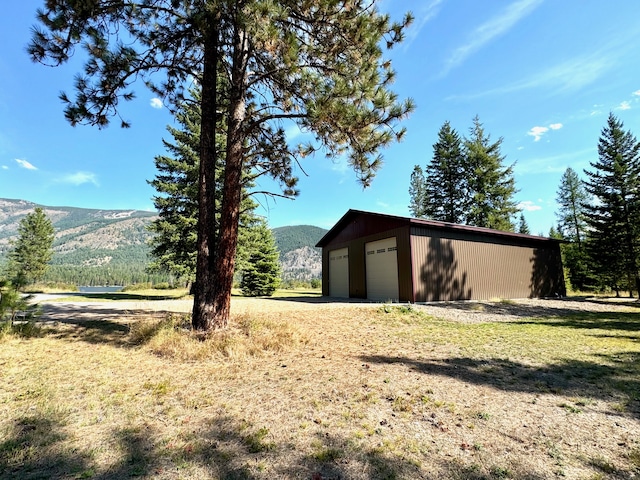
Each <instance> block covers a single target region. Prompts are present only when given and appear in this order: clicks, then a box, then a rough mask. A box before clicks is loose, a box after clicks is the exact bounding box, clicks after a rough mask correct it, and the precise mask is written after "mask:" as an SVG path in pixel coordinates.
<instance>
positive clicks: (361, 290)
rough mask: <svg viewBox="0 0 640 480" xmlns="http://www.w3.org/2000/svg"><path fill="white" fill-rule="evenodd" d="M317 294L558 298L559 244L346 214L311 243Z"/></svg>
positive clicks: (380, 216)
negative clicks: (317, 269) (316, 252)
mask: <svg viewBox="0 0 640 480" xmlns="http://www.w3.org/2000/svg"><path fill="white" fill-rule="evenodd" d="M316 246H317V247H321V248H322V272H323V275H322V294H323V295H325V296H331V297H345V298H366V299H370V300H376V301H401V302H430V301H441V300H471V299H475V300H482V299H491V298H526V297H552V296H558V295H561V296H563V295H565V293H566V292H565V284H564V276H563V271H562V259H561V257H560V242H559V241H558V240H554V239H550V238H544V237H537V236H533V235H523V234H518V233H512V232H501V231H498V230H491V229H487V228H479V227H471V226H467V225H456V224H451V223H445V222H437V221H433V220H424V219H417V218H406V217H397V216H392V215H383V214H378V213H371V212H363V211H359V210H349V211H348V212H347V213H346V214H345V215H344V216H343V217H342V218H341V219H340V220H339V221H338V223H336V225H335V226H334V227H333V228H332V229H331V230H329V231H328V232H327V234H326V235H325V236H324V237H323V238H322V239H321V240H320V241H319V242H318V244H317V245H316Z"/></svg>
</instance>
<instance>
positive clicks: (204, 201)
mask: <svg viewBox="0 0 640 480" xmlns="http://www.w3.org/2000/svg"><path fill="white" fill-rule="evenodd" d="M213 25H214V26H212V31H211V32H210V35H209V37H208V38H207V39H206V41H205V48H204V71H203V79H202V97H201V100H200V101H201V104H200V108H201V112H202V118H201V124H200V127H201V128H200V170H199V192H198V241H197V242H198V243H197V245H198V251H197V260H196V282H195V285H194V300H193V313H192V318H191V322H192V326H193V328H194V330H204V331H207V330H211V329H213V328H215V327H216V325H215V320H214V318H215V311H214V297H215V295H214V293H215V283H214V276H213V275H212V272H213V269H214V268H215V262H214V257H215V256H214V252H215V251H216V238H215V237H216V234H215V232H216V224H215V211H216V208H215V204H216V200H215V198H216V194H215V183H216V182H215V172H216V145H215V138H216V137H215V133H216V132H215V130H216V123H217V122H216V118H217V111H216V110H217V71H218V35H219V33H218V31H217V29H216V27H215V23H213Z"/></svg>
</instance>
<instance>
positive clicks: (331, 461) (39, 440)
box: [0, 414, 543, 480]
mask: <svg viewBox="0 0 640 480" xmlns="http://www.w3.org/2000/svg"><path fill="white" fill-rule="evenodd" d="M52 416H53V417H55V414H53V415H52ZM63 426H64V424H63V422H61V421H58V420H55V419H53V418H47V417H46V416H43V415H33V416H25V417H21V418H18V419H17V420H15V421H14V424H13V428H12V429H11V431H10V432H9V434H8V435H5V436H4V438H5V439H4V440H3V441H2V442H1V443H0V477H1V478H3V479H5V478H6V479H21V480H22V479H27V480H35V479H45V478H46V479H52V480H57V479H60V480H62V479H69V478H92V479H94V480H119V479H124V478H156V477H161V478H174V477H175V476H176V475H177V476H180V477H181V478H182V477H185V478H186V477H188V476H189V475H191V474H194V475H196V476H198V477H204V478H218V479H224V480H267V479H271V478H302V479H308V480H338V479H340V480H342V479H354V480H365V479H366V480H377V479H385V480H388V479H404V478H416V479H420V478H423V479H424V478H448V479H463V478H464V479H475V480H490V479H494V478H504V477H496V476H495V475H493V473H492V472H490V471H484V470H482V469H478V468H476V467H474V466H473V465H465V464H462V463H458V462H456V461H451V460H449V459H445V458H443V459H442V461H441V462H436V463H440V465H439V471H438V472H437V473H436V474H435V476H433V475H432V474H431V472H425V470H424V469H421V467H420V466H419V464H416V463H415V462H412V461H410V460H409V459H407V458H405V457H404V456H403V455H402V454H398V453H393V452H392V451H389V450H388V449H387V448H385V447H383V446H378V447H365V446H359V445H357V444H356V443H354V442H353V440H352V439H351V440H350V439H347V438H344V437H342V436H340V435H334V434H330V433H325V432H318V433H316V435H315V441H314V443H313V444H312V448H311V451H309V448H308V447H307V446H301V445H297V444H295V443H289V442H286V443H284V444H279V445H278V444H275V443H274V442H273V441H272V438H271V436H270V434H269V431H268V430H267V429H266V428H264V427H263V428H256V427H254V426H251V425H248V424H247V423H246V422H245V421H244V420H240V419H237V418H235V417H232V416H228V415H218V416H214V417H213V418H211V419H210V421H208V422H207V424H206V425H204V428H202V429H200V428H197V429H195V430H193V431H191V432H190V433H186V432H183V433H182V434H178V435H177V436H176V437H174V438H171V437H166V435H162V433H161V432H159V431H157V430H156V429H155V428H153V427H152V426H149V425H148V424H147V423H146V422H143V423H142V425H138V426H132V427H127V428H119V429H115V430H113V431H112V433H111V438H110V439H108V438H107V439H100V442H101V443H102V444H103V445H104V442H105V440H107V443H108V445H109V447H108V448H110V449H111V450H113V451H112V452H111V453H110V455H109V456H110V457H112V458H116V459H117V460H116V461H115V462H114V463H113V464H112V465H109V466H106V467H99V466H97V465H96V464H95V460H93V458H92V455H91V454H90V453H88V452H90V451H91V443H90V442H89V441H82V443H81V445H80V448H78V447H77V446H75V445H69V444H68V443H67V440H68V439H67V437H66V434H65V433H64V432H63ZM109 440H110V441H109ZM509 468H511V469H513V468H514V467H513V466H511V465H510V466H509ZM501 471H502V470H501ZM503 471H506V469H503ZM513 473H514V474H516V473H517V477H516V478H523V479H529V480H537V479H540V478H543V477H542V476H538V475H537V474H535V473H530V472H525V471H522V472H521V471H519V470H518V469H517V467H516V471H514V472H513ZM512 478H513V477H512Z"/></svg>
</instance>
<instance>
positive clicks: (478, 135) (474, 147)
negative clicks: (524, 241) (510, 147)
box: [409, 116, 529, 233]
mask: <svg viewBox="0 0 640 480" xmlns="http://www.w3.org/2000/svg"><path fill="white" fill-rule="evenodd" d="M502 141H503V139H502V138H499V139H498V140H496V141H492V140H491V136H490V135H489V134H487V133H486V132H485V130H484V127H483V125H482V123H480V119H479V118H478V116H476V117H475V118H474V119H473V125H472V126H471V128H470V129H469V136H468V137H461V136H460V135H459V134H458V132H457V131H456V130H455V129H454V128H453V127H452V126H451V124H450V123H449V122H448V121H447V122H445V123H444V124H443V125H442V127H441V128H440V130H439V132H438V141H437V142H436V143H435V144H434V145H433V157H432V158H431V160H430V161H429V163H428V164H427V166H426V168H425V169H424V170H423V169H422V167H421V166H419V165H416V166H415V167H414V169H413V173H412V174H411V180H410V186H409V196H410V204H409V210H410V211H411V214H412V215H413V216H414V217H417V218H429V219H432V220H438V221H442V222H449V223H457V224H463V225H473V226H476V227H486V228H493V229H496V230H503V231H515V229H516V223H515V217H516V215H517V213H518V212H519V209H518V206H517V204H516V202H515V200H514V199H513V196H514V195H515V193H516V191H517V190H516V187H515V180H514V177H513V165H506V166H505V165H504V160H505V157H504V156H503V155H502V153H501V152H500V147H501V145H502ZM517 227H518V231H519V232H520V233H529V227H528V226H527V223H526V221H525V219H524V216H523V215H522V214H521V215H520V222H519V224H518V225H517Z"/></svg>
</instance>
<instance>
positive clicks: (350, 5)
mask: <svg viewBox="0 0 640 480" xmlns="http://www.w3.org/2000/svg"><path fill="white" fill-rule="evenodd" d="M38 19H39V21H40V22H41V24H42V25H43V26H44V30H42V29H34V32H33V37H32V41H31V44H30V46H29V49H28V50H29V53H30V55H31V57H32V59H33V60H35V61H38V62H49V61H50V62H52V63H53V64H55V65H58V64H62V63H64V62H66V61H68V59H69V58H70V56H71V55H72V54H73V52H74V49H75V47H76V46H77V45H80V46H82V47H84V48H85V50H86V54H87V58H88V60H87V62H86V63H85V67H84V75H81V76H78V77H77V79H76V84H75V87H76V92H77V93H76V96H75V99H73V100H72V99H70V98H69V97H68V96H67V95H66V94H62V95H61V98H62V100H63V101H65V102H66V103H67V108H66V110H65V116H66V118H67V119H68V120H69V121H70V122H71V124H72V125H76V124H78V123H88V124H91V125H97V126H99V127H104V126H106V125H108V123H109V121H110V118H111V117H112V116H113V115H119V109H118V107H119V103H120V101H121V100H131V99H133V98H134V92H133V90H132V86H133V83H134V81H135V80H137V79H141V80H143V81H144V82H145V84H146V85H148V86H149V87H150V88H151V89H152V90H153V91H154V92H155V93H156V94H158V95H159V96H161V97H162V98H164V99H165V102H167V103H168V104H170V105H173V106H178V105H180V103H181V101H182V100H183V99H184V96H185V86H186V85H187V84H189V83H190V82H192V79H196V81H197V83H198V84H199V85H201V87H202V97H201V101H200V109H201V125H200V132H201V135H200V149H199V151H200V170H199V179H198V186H199V197H198V208H199V211H198V240H197V246H198V249H197V261H196V291H195V295H194V308H193V316H192V323H193V327H194V328H195V329H199V330H210V329H213V328H222V327H225V326H226V325H227V324H228V321H229V311H230V301H231V288H232V285H233V274H234V268H235V253H236V248H237V242H238V227H239V221H240V211H241V207H240V204H241V198H242V185H243V179H244V178H246V177H245V175H248V174H249V173H250V174H251V175H253V179H255V178H257V177H258V176H261V175H268V176H271V177H273V178H274V179H275V180H276V181H278V182H279V183H280V184H281V186H282V195H284V196H286V197H293V196H295V195H296V194H297V190H296V188H295V187H296V181H297V179H296V178H295V176H294V174H293V166H294V165H295V163H296V162H297V161H298V160H299V159H301V158H302V157H303V156H306V155H309V154H311V153H313V152H315V151H317V150H320V149H322V150H324V151H325V152H326V154H327V155H328V156H330V157H335V156H337V155H343V154H344V155H346V156H347V157H348V159H349V160H348V161H349V164H350V165H351V166H352V167H353V168H354V170H355V172H356V174H357V176H358V179H359V180H360V182H361V183H362V185H364V186H368V185H369V184H370V183H371V181H372V180H373V177H374V176H375V173H376V172H377V170H378V169H379V168H380V166H381V164H382V161H381V157H380V155H379V153H378V152H379V150H380V149H381V148H383V147H385V146H387V145H389V144H390V143H391V142H393V141H396V140H400V139H401V138H402V137H403V135H404V129H401V128H398V127H397V124H398V122H399V121H400V120H402V119H403V118H404V117H406V115H407V114H408V113H409V112H410V111H411V110H412V109H413V104H412V103H411V102H410V101H406V102H400V101H398V98H397V96H396V95H395V94H394V93H393V92H392V91H391V90H390V84H391V82H392V81H393V78H394V72H393V71H392V70H391V66H390V65H391V64H390V62H389V61H388V60H387V59H385V58H384V57H383V50H382V48H381V44H382V45H386V47H387V48H391V47H392V46H393V45H394V44H396V43H397V42H399V41H401V40H402V37H403V29H404V27H405V26H406V25H407V24H409V23H410V21H411V17H410V16H409V15H408V16H406V17H405V18H404V20H403V22H402V23H401V24H392V23H390V21H389V17H388V16H387V15H381V14H380V13H379V11H378V9H377V6H376V4H375V3H371V2H369V1H365V0H344V1H341V2H335V1H334V0H318V1H315V2H298V1H293V0H285V1H281V2H272V1H270V0H243V1H236V0H198V1H195V0H180V1H176V0H157V1H153V2H150V1H148V0H130V1H127V2H113V1H111V0H92V1H90V2H79V1H77V0H57V1H55V2H46V6H45V9H43V10H41V11H39V12H38ZM219 76H223V77H224V78H225V81H224V82H218V77H219ZM156 78H159V79H160V83H158V82H157V81H155V79H156ZM220 117H222V118H224V125H225V132H224V135H225V137H226V142H225V148H226V151H225V169H224V174H223V177H224V180H223V187H222V203H221V207H220V210H219V216H218V212H216V208H215V207H216V205H215V203H216V202H215V199H216V195H217V194H216V188H215V185H216V179H215V171H216V139H215V137H216V128H217V127H218V126H219V125H220V123H219V118H220ZM287 120H288V121H294V122H296V123H297V124H298V125H299V126H300V127H301V128H302V129H304V130H305V131H307V132H309V133H310V134H312V135H313V136H314V137H315V139H314V142H313V143H310V144H307V145H305V146H300V147H298V146H290V145H289V143H288V142H287V139H286V135H285V130H284V124H283V122H284V121H287ZM121 125H123V126H129V123H128V122H127V121H125V120H122V122H121ZM249 178H251V177H249Z"/></svg>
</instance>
